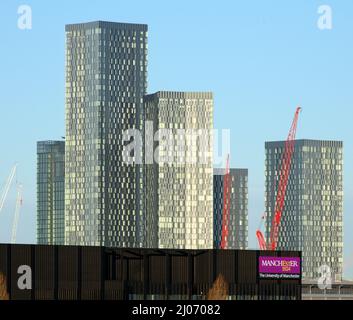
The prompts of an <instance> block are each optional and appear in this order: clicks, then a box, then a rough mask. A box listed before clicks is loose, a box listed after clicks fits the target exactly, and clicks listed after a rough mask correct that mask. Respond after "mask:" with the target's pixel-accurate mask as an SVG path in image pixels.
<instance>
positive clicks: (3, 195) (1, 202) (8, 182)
mask: <svg viewBox="0 0 353 320" xmlns="http://www.w3.org/2000/svg"><path fill="white" fill-rule="evenodd" d="M16 169H17V164H15V165H14V166H13V167H12V169H11V171H10V174H9V176H8V178H7V180H6V183H5V186H4V188H3V191H2V193H1V198H0V213H1V211H2V208H3V207H4V204H5V200H6V198H7V194H8V193H9V190H10V186H11V183H12V180H13V178H14V177H15V174H16Z"/></svg>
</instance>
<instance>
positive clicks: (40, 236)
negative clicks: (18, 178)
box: [37, 141, 65, 245]
mask: <svg viewBox="0 0 353 320" xmlns="http://www.w3.org/2000/svg"><path fill="white" fill-rule="evenodd" d="M64 161H65V142H64V141H39V142H37V243H38V244H51V245H54V244H55V245H61V244H64V235H65V232H64V180H65V169H64Z"/></svg>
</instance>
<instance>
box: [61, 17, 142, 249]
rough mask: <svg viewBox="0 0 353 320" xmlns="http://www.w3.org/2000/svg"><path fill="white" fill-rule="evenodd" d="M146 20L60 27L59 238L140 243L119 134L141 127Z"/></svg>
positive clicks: (132, 173) (135, 186) (138, 177)
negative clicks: (62, 139)
mask: <svg viewBox="0 0 353 320" xmlns="http://www.w3.org/2000/svg"><path fill="white" fill-rule="evenodd" d="M146 78H147V25H142V24H126V23H113V22H103V21H97V22H89V23H80V24H71V25H67V26H66V155H65V243H66V244H72V245H97V246H98V245H104V246H116V247H143V246H144V245H145V244H144V239H145V235H144V232H145V219H144V201H143V197H142V195H143V179H142V170H143V167H142V166H141V165H134V164H133V165H130V164H126V163H125V162H124V161H123V157H124V154H123V152H124V143H123V132H124V131H125V130H127V129H133V128H135V129H139V130H142V129H143V118H142V116H141V115H142V107H143V95H144V94H145V93H146V86H147V80H146Z"/></svg>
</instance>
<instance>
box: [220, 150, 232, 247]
mask: <svg viewBox="0 0 353 320" xmlns="http://www.w3.org/2000/svg"><path fill="white" fill-rule="evenodd" d="M229 211H230V174H229V154H228V157H227V164H226V171H225V173H224V176H223V214H222V239H221V249H226V248H227V247H228V226H229Z"/></svg>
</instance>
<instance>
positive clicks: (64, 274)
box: [58, 246, 80, 300]
mask: <svg viewBox="0 0 353 320" xmlns="http://www.w3.org/2000/svg"><path fill="white" fill-rule="evenodd" d="M78 253H79V248H78V247H73V246H59V247H58V288H59V289H58V299H59V300H76V299H78V293H79V291H80V288H79V273H78V269H79V255H78Z"/></svg>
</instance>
